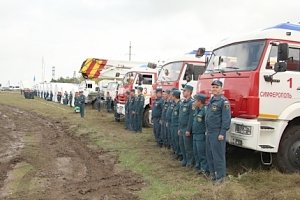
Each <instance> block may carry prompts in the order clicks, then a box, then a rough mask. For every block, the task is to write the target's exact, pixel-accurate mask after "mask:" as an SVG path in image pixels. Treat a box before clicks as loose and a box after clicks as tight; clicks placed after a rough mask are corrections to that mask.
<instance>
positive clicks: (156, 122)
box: [151, 88, 163, 147]
mask: <svg viewBox="0 0 300 200" xmlns="http://www.w3.org/2000/svg"><path fill="white" fill-rule="evenodd" d="M162 109H163V99H162V89H161V88H157V89H156V99H155V102H154V104H153V108H152V117H151V118H152V122H153V134H154V137H155V141H156V143H157V145H158V146H159V147H162V146H163V140H162V137H161V114H162Z"/></svg>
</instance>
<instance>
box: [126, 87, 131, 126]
mask: <svg viewBox="0 0 300 200" xmlns="http://www.w3.org/2000/svg"><path fill="white" fill-rule="evenodd" d="M125 95H126V103H125V129H126V130H129V129H130V120H129V116H130V115H129V103H130V98H131V97H130V91H126V93H125Z"/></svg>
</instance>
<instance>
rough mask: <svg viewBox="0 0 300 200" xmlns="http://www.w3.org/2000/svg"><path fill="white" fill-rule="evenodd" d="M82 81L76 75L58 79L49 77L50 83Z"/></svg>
mask: <svg viewBox="0 0 300 200" xmlns="http://www.w3.org/2000/svg"><path fill="white" fill-rule="evenodd" d="M81 81H82V79H81V78H77V77H72V78H69V77H66V78H64V77H60V78H58V79H51V81H50V82H51V83H80V82H81Z"/></svg>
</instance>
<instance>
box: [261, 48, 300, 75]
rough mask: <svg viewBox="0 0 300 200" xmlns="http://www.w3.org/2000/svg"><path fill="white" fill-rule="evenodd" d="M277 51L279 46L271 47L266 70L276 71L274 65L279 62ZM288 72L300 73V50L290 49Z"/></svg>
mask: <svg viewBox="0 0 300 200" xmlns="http://www.w3.org/2000/svg"><path fill="white" fill-rule="evenodd" d="M277 51H278V47H277V46H272V47H271V51H270V54H269V57H268V62H267V65H266V69H271V70H274V65H275V63H276V62H277ZM287 71H296V72H299V71H300V48H294V47H290V48H289V60H288V61H287Z"/></svg>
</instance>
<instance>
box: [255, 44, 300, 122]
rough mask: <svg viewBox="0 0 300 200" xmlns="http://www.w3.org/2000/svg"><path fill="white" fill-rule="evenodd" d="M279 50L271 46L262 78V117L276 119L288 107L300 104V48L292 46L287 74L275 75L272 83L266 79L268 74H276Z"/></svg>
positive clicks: (260, 94) (260, 93)
mask: <svg viewBox="0 0 300 200" xmlns="http://www.w3.org/2000/svg"><path fill="white" fill-rule="evenodd" d="M277 49H278V47H277V46H271V50H270V54H269V57H268V60H267V64H266V67H265V73H262V74H261V77H260V92H259V96H260V115H261V116H271V117H272V116H273V117H275V118H276V117H278V116H279V115H280V114H281V113H282V112H283V111H284V110H285V109H286V108H287V107H288V106H290V105H292V104H294V103H296V102H300V46H295V45H294V44H290V47H289V60H288V62H287V71H286V72H280V73H277V74H275V75H274V76H273V81H271V82H270V81H268V80H267V79H266V78H265V76H266V74H268V75H271V74H273V73H274V65H275V63H276V62H277ZM274 106H275V107H274ZM263 118H264V117H263Z"/></svg>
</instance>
